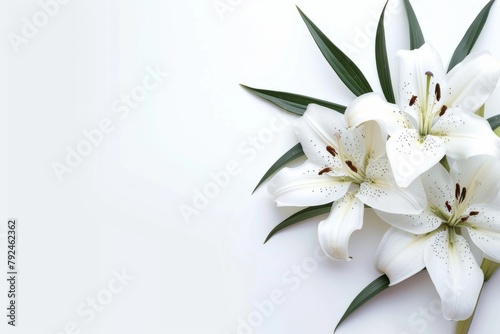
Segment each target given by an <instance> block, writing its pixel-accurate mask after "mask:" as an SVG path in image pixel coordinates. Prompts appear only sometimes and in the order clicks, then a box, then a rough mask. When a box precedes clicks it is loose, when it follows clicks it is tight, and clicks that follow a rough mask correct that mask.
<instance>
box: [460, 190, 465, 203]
mask: <svg viewBox="0 0 500 334" xmlns="http://www.w3.org/2000/svg"><path fill="white" fill-rule="evenodd" d="M466 193H467V189H465V187H463V188H462V195H460V200H459V202H460V203H462V202H463V201H464V199H465V195H466Z"/></svg>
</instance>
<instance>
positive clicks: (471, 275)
mask: <svg viewBox="0 0 500 334" xmlns="http://www.w3.org/2000/svg"><path fill="white" fill-rule="evenodd" d="M396 66H397V79H398V86H397V88H396V104H392V103H389V102H387V101H386V100H385V98H384V97H382V96H381V95H378V94H376V93H367V94H364V95H361V96H359V97H358V98H356V99H355V100H354V101H353V102H352V103H351V104H350V105H349V106H348V107H347V109H346V111H345V113H344V114H341V113H339V112H337V111H334V110H332V109H329V108H326V107H323V106H319V105H316V104H310V105H309V106H308V107H307V110H306V111H305V113H304V115H303V116H302V117H301V118H299V119H298V120H297V122H296V124H295V129H296V134H297V137H298V139H299V141H300V143H301V145H302V149H303V150H304V153H305V155H306V157H307V161H306V162H305V163H304V164H302V165H301V166H299V167H296V168H284V169H282V170H281V171H279V172H278V173H277V174H276V175H275V176H274V178H273V179H272V180H271V182H270V183H269V188H268V189H269V191H270V193H271V194H272V195H273V196H274V197H275V199H276V202H277V204H278V205H279V206H311V205H324V204H328V203H332V204H331V205H332V206H331V211H330V213H329V215H328V217H327V218H326V219H325V220H323V221H321V222H320V223H319V227H318V236H319V242H320V244H321V247H322V248H323V250H324V252H325V253H326V254H327V255H328V256H330V257H331V258H333V259H339V260H349V259H350V257H349V252H348V242H349V238H350V236H351V234H352V233H353V232H354V231H356V230H359V229H361V228H362V226H363V214H364V207H365V206H369V207H371V208H373V209H374V210H375V212H376V213H377V214H378V216H379V217H380V218H382V219H383V220H384V221H386V222H387V223H389V224H390V225H391V227H390V228H389V230H388V231H387V232H386V234H385V236H384V237H383V239H382V241H381V243H380V246H379V249H378V251H377V254H376V263H377V267H378V269H379V270H380V271H382V272H383V273H385V274H386V275H387V276H388V277H389V279H390V283H391V285H393V284H397V283H399V282H401V281H403V280H405V279H406V278H408V277H410V276H412V275H414V274H416V273H417V272H419V271H421V270H422V269H424V268H426V269H427V270H428V272H429V275H430V277H431V279H432V281H433V283H434V285H435V287H436V289H437V292H438V293H439V295H440V297H441V301H442V312H443V316H444V317H445V318H446V319H450V320H464V319H467V318H469V317H470V316H471V315H472V313H473V311H474V308H475V305H476V302H477V299H478V296H479V293H480V291H481V287H482V285H483V282H484V277H483V272H482V271H481V269H480V267H479V265H478V261H477V259H476V257H475V256H474V255H473V253H472V248H475V247H477V249H478V250H480V251H481V252H482V253H483V254H484V256H485V257H486V258H488V259H491V260H493V261H495V262H500V200H499V196H498V195H499V191H500V178H498V177H497V174H496V173H497V171H498V170H500V159H499V158H500V139H499V137H498V136H497V135H496V134H495V133H494V132H493V131H492V130H491V127H490V125H489V123H488V122H487V121H486V120H485V119H484V118H483V117H481V116H479V115H477V114H476V113H477V111H478V110H480V109H481V108H482V107H483V106H484V104H485V102H486V101H487V99H488V98H489V97H490V95H491V93H492V92H493V90H494V89H495V87H496V85H497V82H498V80H499V77H500V62H499V61H498V60H496V59H495V58H493V57H492V56H491V55H490V54H489V53H487V52H478V53H472V54H470V55H469V56H467V57H466V58H465V59H464V60H463V61H462V62H461V63H460V64H458V65H456V66H455V67H454V68H453V69H452V70H451V71H450V72H448V73H446V71H445V69H444V67H443V64H442V61H441V59H440V57H439V55H438V54H437V52H436V51H435V49H434V48H433V47H432V46H431V45H429V44H424V45H423V46H421V47H420V48H418V49H415V50H412V51H403V50H402V51H399V52H398V54H397V62H396ZM465 231H467V234H468V237H467V235H466V234H465Z"/></svg>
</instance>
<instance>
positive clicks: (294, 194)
mask: <svg viewBox="0 0 500 334" xmlns="http://www.w3.org/2000/svg"><path fill="white" fill-rule="evenodd" d="M320 170H321V168H319V167H318V166H317V165H315V164H313V163H310V162H308V161H306V162H305V163H304V164H302V165H300V166H299V167H296V168H283V169H282V170H280V171H279V172H278V173H277V174H276V175H275V176H274V177H273V178H272V179H271V181H270V182H269V185H268V190H269V193H271V195H273V196H274V197H275V201H276V203H277V204H278V206H311V205H322V204H326V203H330V202H333V201H336V200H337V199H339V198H341V197H342V196H344V195H345V193H346V192H347V190H348V189H349V186H350V184H351V182H346V181H343V180H342V178H341V177H336V176H332V175H329V173H325V174H323V175H318V174H319V172H320Z"/></svg>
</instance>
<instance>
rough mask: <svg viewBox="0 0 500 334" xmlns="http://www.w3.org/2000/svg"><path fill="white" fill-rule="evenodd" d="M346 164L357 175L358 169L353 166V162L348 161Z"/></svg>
mask: <svg viewBox="0 0 500 334" xmlns="http://www.w3.org/2000/svg"><path fill="white" fill-rule="evenodd" d="M345 164H346V165H347V166H348V167H349V168H350V169H351V170H352V171H353V172H354V173H357V172H358V169H357V168H356V166H354V165H353V163H352V161H350V160H346V162H345Z"/></svg>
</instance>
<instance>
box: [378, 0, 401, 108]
mask: <svg viewBox="0 0 500 334" xmlns="http://www.w3.org/2000/svg"><path fill="white" fill-rule="evenodd" d="M388 2H389V1H387V2H386V3H385V6H384V9H383V10H382V14H381V15H380V20H379V21H378V27H377V35H376V37H375V60H376V61H377V72H378V78H379V81H380V85H381V86H382V91H383V92H384V96H385V99H386V100H387V102H390V103H395V102H396V100H395V98H394V92H393V90H392V81H391V70H390V68H389V61H388V60H387V47H386V43H385V29H384V14H385V8H386V7H387V3H388Z"/></svg>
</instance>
